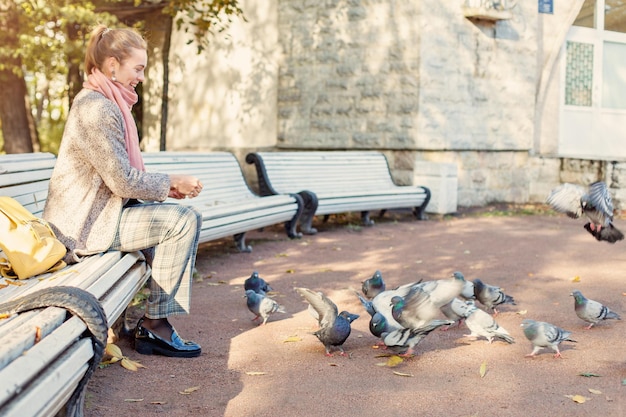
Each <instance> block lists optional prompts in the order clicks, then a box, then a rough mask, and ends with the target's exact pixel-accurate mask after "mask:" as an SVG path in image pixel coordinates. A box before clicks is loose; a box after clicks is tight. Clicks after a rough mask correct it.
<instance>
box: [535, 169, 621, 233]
mask: <svg viewBox="0 0 626 417" xmlns="http://www.w3.org/2000/svg"><path fill="white" fill-rule="evenodd" d="M547 203H548V204H549V205H550V206H551V207H552V208H553V209H554V210H556V211H558V212H561V213H565V214H567V215H568V216H569V217H571V218H573V219H578V218H579V217H581V216H582V215H583V214H584V215H585V217H587V219H589V222H587V223H586V224H585V226H584V227H585V229H586V230H587V231H588V232H589V233H590V234H591V235H592V236H593V237H595V238H596V240H598V241H606V242H609V243H615V242H617V241H619V240H623V239H624V234H623V233H622V232H620V231H619V230H618V229H617V228H616V227H615V226H614V225H613V200H612V198H611V193H609V189H608V187H607V186H606V183H604V182H602V181H597V182H594V183H593V184H591V185H590V186H589V189H588V190H585V188H584V187H582V186H580V185H575V184H570V183H565V184H561V185H559V186H558V187H556V188H554V189H553V190H552V191H551V192H550V195H549V196H548V199H547Z"/></svg>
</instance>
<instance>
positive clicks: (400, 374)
mask: <svg viewBox="0 0 626 417" xmlns="http://www.w3.org/2000/svg"><path fill="white" fill-rule="evenodd" d="M393 374H394V375H398V376H408V377H412V376H413V374H405V373H404V372H398V371H393Z"/></svg>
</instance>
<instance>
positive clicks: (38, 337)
mask: <svg viewBox="0 0 626 417" xmlns="http://www.w3.org/2000/svg"><path fill="white" fill-rule="evenodd" d="M40 340H41V327H39V326H36V327H35V343H39V341H40Z"/></svg>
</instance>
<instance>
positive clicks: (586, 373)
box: [578, 372, 600, 378]
mask: <svg viewBox="0 0 626 417" xmlns="http://www.w3.org/2000/svg"><path fill="white" fill-rule="evenodd" d="M578 375H580V376H585V377H587V378H589V377H592V376H596V377H599V376H600V375H598V374H594V373H591V372H583V373H582V374H578Z"/></svg>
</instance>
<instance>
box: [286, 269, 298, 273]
mask: <svg viewBox="0 0 626 417" xmlns="http://www.w3.org/2000/svg"><path fill="white" fill-rule="evenodd" d="M285 272H286V273H288V274H293V273H294V272H296V270H295V269H288V270H286V271H285Z"/></svg>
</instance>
